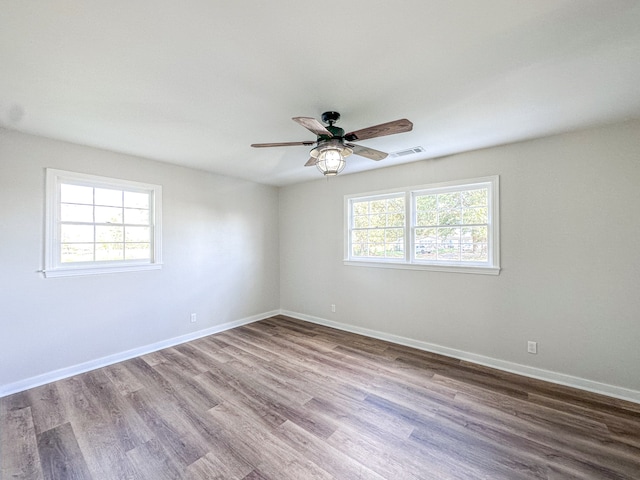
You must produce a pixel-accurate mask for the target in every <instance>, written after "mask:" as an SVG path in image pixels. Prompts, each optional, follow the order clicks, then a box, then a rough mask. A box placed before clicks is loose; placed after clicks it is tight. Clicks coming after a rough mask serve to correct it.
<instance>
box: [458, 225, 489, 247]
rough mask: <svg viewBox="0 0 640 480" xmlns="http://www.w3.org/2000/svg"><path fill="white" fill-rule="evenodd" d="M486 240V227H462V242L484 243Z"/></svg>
mask: <svg viewBox="0 0 640 480" xmlns="http://www.w3.org/2000/svg"><path fill="white" fill-rule="evenodd" d="M486 241H487V227H466V228H463V229H462V242H463V243H485V242H486Z"/></svg>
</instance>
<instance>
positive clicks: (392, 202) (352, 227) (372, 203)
mask: <svg viewBox="0 0 640 480" xmlns="http://www.w3.org/2000/svg"><path fill="white" fill-rule="evenodd" d="M498 193H499V192H498V177H497V176H493V177H484V178H478V179H472V180H464V181H456V182H447V183H440V184H436V185H422V186H417V187H410V188H405V189H400V190H394V191H385V192H374V193H370V194H366V195H348V196H346V197H345V210H346V215H345V216H346V224H347V226H346V242H345V243H346V245H345V263H347V264H350V265H368V266H383V267H392V268H393V267H397V268H414V269H429V270H444V271H457V272H471V273H489V274H498V273H499V270H500V264H499V247H498V242H499V220H498V214H499V208H498Z"/></svg>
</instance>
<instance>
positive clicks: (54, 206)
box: [42, 168, 162, 278]
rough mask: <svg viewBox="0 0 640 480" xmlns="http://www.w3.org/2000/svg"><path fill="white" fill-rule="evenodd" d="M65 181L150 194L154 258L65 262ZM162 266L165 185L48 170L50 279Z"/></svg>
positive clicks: (47, 260) (47, 261)
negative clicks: (62, 232)
mask: <svg viewBox="0 0 640 480" xmlns="http://www.w3.org/2000/svg"><path fill="white" fill-rule="evenodd" d="M62 184H73V185H80V186H88V187H95V188H112V189H118V190H124V191H131V192H145V193H149V197H150V204H149V209H150V212H149V215H150V227H151V229H152V233H151V239H150V240H151V258H150V259H144V260H122V261H94V262H78V263H69V264H67V263H62V262H61V261H60V258H61V255H60V249H61V243H62V242H61V238H60V224H61V221H60V213H61V195H60V191H61V188H60V185H62ZM160 268H162V187H161V186H160V185H153V184H149V183H141V182H134V181H130V180H121V179H117V178H110V177H102V176H97V175H89V174H85V173H77V172H69V171H65V170H57V169H53V168H47V169H46V207H45V245H44V268H43V270H42V273H43V274H44V276H45V277H46V278H50V277H68V276H76V275H98V274H105V273H120V272H134V271H140V270H157V269H160Z"/></svg>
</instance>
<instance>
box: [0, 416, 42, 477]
mask: <svg viewBox="0 0 640 480" xmlns="http://www.w3.org/2000/svg"><path fill="white" fill-rule="evenodd" d="M0 421H1V427H0V452H2V457H3V460H4V461H0V478H15V479H24V480H30V479H33V480H41V479H43V478H44V477H43V473H42V468H41V466H40V454H39V453H38V443H37V438H36V430H35V427H34V425H33V417H32V415H31V408H30V407H24V408H16V409H13V410H8V411H6V412H3V413H2V416H1V417H0Z"/></svg>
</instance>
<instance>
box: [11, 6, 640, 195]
mask: <svg viewBox="0 0 640 480" xmlns="http://www.w3.org/2000/svg"><path fill="white" fill-rule="evenodd" d="M0 12H1V14H0V126H2V127H4V128H8V129H14V130H19V131H22V132H26V133H31V134H36V135H42V136H46V137H51V138H55V139H61V140H66V141H69V142H74V143H78V144H83V145H90V146H94V147H99V148H104V149H108V150H113V151H117V152H123V153H128V154H134V155H139V156H143V157H148V158H153V159H157V160H161V161H166V162H171V163H175V164H180V165H185V166H189V167H194V168H198V169H203V170H208V171H211V172H215V173H220V174H225V175H232V176H236V177H241V178H245V179H249V180H254V181H257V182H261V183H267V184H272V185H286V184H290V183H295V182H300V181H305V180H311V179H315V178H318V177H319V176H320V173H319V172H318V171H317V170H316V169H315V168H313V167H307V168H305V167H304V166H303V165H304V163H305V162H306V161H307V160H308V158H309V155H308V150H309V148H310V147H304V146H300V147H282V148H269V149H253V148H251V147H250V146H249V145H250V144H251V143H263V142H280V141H299V140H314V139H315V138H314V135H313V134H312V133H310V132H308V131H307V130H305V129H304V128H302V127H301V126H300V125H298V124H296V123H294V122H293V121H291V117H294V116H312V117H316V118H319V117H320V114H321V113H322V112H323V111H326V110H337V111H338V112H340V113H341V114H342V119H341V121H340V123H339V124H338V126H341V127H342V128H344V129H345V130H346V131H351V130H357V129H360V128H364V127H368V126H371V125H375V124H379V123H383V122H387V121H391V120H396V119H400V118H408V119H410V120H411V121H413V123H414V130H413V131H412V132H410V133H403V134H399V135H394V136H389V137H383V138H378V139H371V140H366V141H362V145H365V146H369V147H372V148H376V149H379V150H384V151H388V152H393V151H398V150H404V149H407V148H410V147H415V146H422V147H423V148H424V149H425V153H423V154H419V155H414V156H410V157H404V158H387V159H385V160H383V161H381V162H373V161H371V160H367V159H364V158H362V157H356V156H352V157H349V159H348V163H347V169H346V170H345V172H344V173H343V174H346V173H353V172H357V171H362V170H366V169H370V168H380V167H385V166H389V165H393V164H398V163H400V162H407V161H417V160H424V159H428V158H434V157H438V156H443V155H447V154H452V153H456V152H461V151H466V150H471V149H477V148H482V147H488V146H493V145H498V144H504V143H508V142H513V141H518V140H523V139H529V138H535V137H540V136H544V135H549V134H554V133H560V132H565V131H569V130H574V129H577V128H583V127H588V126H592V125H598V124H603V123H611V122H615V121H620V120H625V119H629V118H640V1H637V0H599V1H593V0H483V1H478V0H398V1H396V2H390V1H381V0H366V1H365V0H347V1H343V2H333V1H326V2H317V1H313V2H311V1H308V0H278V1H272V2H268V1H264V0H236V1H222V0H200V1H197V0H186V1H180V2H176V1H167V0H124V1H123V0H112V1H108V2H104V1H96V0H75V1H73V0H48V1H25V0H0ZM0 161H1V159H0Z"/></svg>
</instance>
